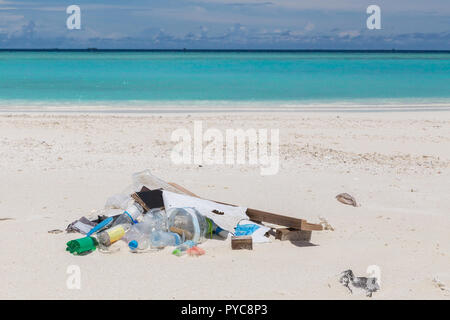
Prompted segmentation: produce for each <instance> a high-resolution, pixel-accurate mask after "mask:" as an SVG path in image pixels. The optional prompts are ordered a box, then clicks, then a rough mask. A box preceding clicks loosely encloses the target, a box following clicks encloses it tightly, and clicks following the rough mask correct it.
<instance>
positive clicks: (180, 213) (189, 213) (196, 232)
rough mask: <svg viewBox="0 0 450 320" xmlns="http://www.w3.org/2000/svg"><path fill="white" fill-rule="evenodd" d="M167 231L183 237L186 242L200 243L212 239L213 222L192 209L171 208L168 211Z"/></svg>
mask: <svg viewBox="0 0 450 320" xmlns="http://www.w3.org/2000/svg"><path fill="white" fill-rule="evenodd" d="M168 215H169V231H172V232H175V233H178V234H179V235H182V236H184V238H185V239H186V240H192V241H194V242H195V243H201V242H203V241H205V240H206V239H207V238H212V234H213V232H214V225H215V224H214V222H213V221H212V220H211V219H208V218H206V217H204V216H203V215H201V214H200V213H199V212H198V211H197V210H196V209H194V208H172V209H170V210H169V211H168Z"/></svg>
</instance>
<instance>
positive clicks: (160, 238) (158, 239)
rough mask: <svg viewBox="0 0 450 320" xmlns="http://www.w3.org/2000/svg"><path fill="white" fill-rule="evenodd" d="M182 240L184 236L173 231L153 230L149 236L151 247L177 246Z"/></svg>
mask: <svg viewBox="0 0 450 320" xmlns="http://www.w3.org/2000/svg"><path fill="white" fill-rule="evenodd" d="M183 241H184V238H182V236H180V235H179V234H178V233H175V232H166V231H160V230H157V231H154V232H152V234H151V236H150V244H151V246H152V248H155V249H162V248H165V247H167V246H178V245H179V244H181V243H182V242H183Z"/></svg>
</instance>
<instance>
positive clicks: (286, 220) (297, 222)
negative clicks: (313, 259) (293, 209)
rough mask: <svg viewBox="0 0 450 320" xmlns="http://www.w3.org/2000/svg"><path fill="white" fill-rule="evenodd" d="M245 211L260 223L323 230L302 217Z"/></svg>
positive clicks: (251, 218) (307, 229)
mask: <svg viewBox="0 0 450 320" xmlns="http://www.w3.org/2000/svg"><path fill="white" fill-rule="evenodd" d="M169 184H170V185H171V186H173V187H175V188H177V189H178V190H180V191H182V192H183V193H185V194H188V195H190V196H193V197H197V198H200V197H199V196H197V195H196V194H194V193H193V192H190V191H189V190H187V189H186V188H183V187H182V186H180V185H178V184H176V183H174V182H169ZM211 201H214V202H217V203H220V204H225V205H229V206H234V207H235V206H236V205H234V204H229V203H225V202H219V201H215V200H211ZM246 213H247V216H248V217H249V218H250V220H252V221H253V222H256V223H259V224H261V223H262V222H266V223H272V224H276V225H279V226H284V227H288V228H294V229H298V230H304V231H321V230H323V227H322V225H320V224H313V223H308V222H307V221H306V220H303V219H298V218H293V217H288V216H283V215H280V214H275V213H271V212H266V211H262V210H256V209H251V208H247V212H246Z"/></svg>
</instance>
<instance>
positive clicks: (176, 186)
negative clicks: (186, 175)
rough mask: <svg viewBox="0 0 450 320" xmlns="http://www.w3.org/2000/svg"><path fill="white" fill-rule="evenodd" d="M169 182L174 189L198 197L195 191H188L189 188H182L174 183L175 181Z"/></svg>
mask: <svg viewBox="0 0 450 320" xmlns="http://www.w3.org/2000/svg"><path fill="white" fill-rule="evenodd" d="M169 184H170V185H171V186H172V187H174V188H176V189H178V190H180V191H182V192H183V193H185V194H187V195H189V196H192V197H196V198H200V197H199V196H198V195H196V194H195V193H193V192H191V191H189V190H188V189H186V188H183V187H182V186H180V185H179V184H176V183H175V182H169Z"/></svg>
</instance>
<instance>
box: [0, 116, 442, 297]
mask: <svg viewBox="0 0 450 320" xmlns="http://www.w3.org/2000/svg"><path fill="white" fill-rule="evenodd" d="M194 120H202V121H203V126H204V127H205V128H208V127H211V128H212V127H214V128H218V129H220V130H225V129H227V128H234V129H238V128H256V129H258V128H266V129H271V128H275V129H276V128H278V129H280V169H279V172H278V174H277V175H273V176H261V175H260V171H259V167H257V166H245V165H244V166H225V165H223V166H217V165H216V166H208V165H203V166H202V167H199V166H198V165H182V166H174V165H173V164H172V162H171V159H170V152H171V150H172V148H173V146H174V144H175V143H173V142H171V141H170V135H171V133H172V131H173V130H175V129H177V128H180V127H184V128H186V129H188V130H192V128H193V121H194ZM147 168H148V169H150V170H151V171H152V172H153V173H154V174H155V175H157V176H160V177H161V178H163V179H165V180H167V181H174V182H177V183H178V184H180V185H182V186H184V187H186V188H188V189H190V190H191V191H193V192H195V193H196V194H198V195H201V196H203V197H205V198H209V199H214V200H218V201H224V202H228V203H233V204H239V205H242V206H247V207H251V208H256V209H261V210H266V211H271V212H276V213H281V214H285V215H291V216H294V217H298V218H304V219H307V220H308V221H309V222H312V223H318V222H319V218H318V217H319V216H322V217H324V218H326V219H327V220H328V222H329V223H330V224H331V225H332V226H333V227H334V229H335V230H334V231H320V232H313V235H312V241H311V242H312V243H313V244H314V245H315V246H308V247H299V246H296V245H295V244H293V243H291V242H289V241H283V242H281V241H278V240H273V241H272V243H268V244H259V245H255V246H254V250H253V251H246V250H241V251H232V250H231V248H230V243H228V242H223V241H219V240H210V241H207V242H206V243H204V244H203V245H202V247H203V248H204V249H205V250H206V255H204V256H202V257H199V258H191V257H182V258H178V257H175V256H173V255H171V254H170V250H163V251H161V252H157V253H147V254H132V253H130V252H128V250H127V249H126V248H125V246H124V247H123V248H122V249H121V250H120V251H119V252H117V253H115V254H110V255H108V254H101V253H99V252H94V253H92V254H90V255H87V256H72V255H71V254H69V253H68V252H66V251H65V247H66V242H67V241H69V240H72V239H75V238H78V237H79V236H81V235H79V234H67V233H60V234H50V233H48V231H49V230H53V229H61V230H64V229H65V228H66V226H67V225H68V224H69V223H70V222H72V221H74V220H76V219H78V218H80V217H81V216H90V215H92V214H93V212H92V210H95V209H101V208H102V207H103V206H104V204H105V201H106V199H107V198H108V197H109V196H110V195H113V194H115V193H118V192H121V191H122V190H123V189H124V188H125V187H127V186H128V185H129V183H130V182H131V178H130V176H131V174H132V173H134V172H137V171H142V170H144V169H147ZM0 182H1V183H0V232H1V234H2V236H1V249H0V261H1V264H0V273H1V277H0V298H1V299H30V298H31V299H60V298H62V299H78V298H83V299H103V298H105V299H243V298H249V299H251V298H255V299H355V298H362V299H368V298H366V297H365V296H364V295H361V294H354V295H351V294H349V292H348V290H347V289H346V288H344V287H343V286H342V285H341V284H340V283H339V282H338V274H339V273H340V272H342V271H344V270H346V269H352V270H353V271H354V272H355V274H356V275H358V276H367V274H366V268H367V267H368V266H370V265H377V266H379V267H380V268H381V290H380V291H379V292H376V293H374V295H373V297H372V299H404V298H406V299H449V298H450V254H449V253H450V112H383V113H357V112H349V113H345V112H341V113H332V112H330V113H301V112H299V113H295V112H286V113H275V112H273V113H265V114H263V113H233V114H213V113H208V114H206V113H195V114H191V115H188V114H182V113H178V114H171V113H166V114H146V115H145V114H142V115H141V114H124V115H111V114H89V115H85V114H37V113H26V114H19V113H11V114H8V113H1V114H0ZM342 192H347V193H349V194H351V195H353V196H354V197H355V198H356V200H357V201H358V202H359V203H360V204H361V206H360V207H356V208H355V207H351V206H347V205H344V204H341V203H340V202H338V201H337V200H336V199H335V196H336V195H337V194H338V193H342ZM272 239H273V238H272ZM70 265H78V266H79V267H80V268H81V289H80V290H70V289H68V288H67V286H66V280H67V277H68V274H67V273H66V270H67V267H68V266H70Z"/></svg>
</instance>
